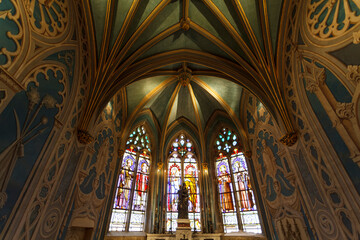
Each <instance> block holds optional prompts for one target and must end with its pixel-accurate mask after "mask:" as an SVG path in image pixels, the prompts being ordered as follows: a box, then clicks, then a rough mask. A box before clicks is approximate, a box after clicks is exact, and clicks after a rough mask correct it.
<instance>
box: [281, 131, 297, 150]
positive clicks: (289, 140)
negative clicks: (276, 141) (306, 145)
mask: <svg viewBox="0 0 360 240" xmlns="http://www.w3.org/2000/svg"><path fill="white" fill-rule="evenodd" d="M297 139H298V135H297V132H291V133H287V134H285V136H283V137H282V138H280V142H281V143H283V144H284V145H286V146H288V147H291V146H292V145H294V144H295V143H296V141H297Z"/></svg>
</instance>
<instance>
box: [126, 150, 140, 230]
mask: <svg viewBox="0 0 360 240" xmlns="http://www.w3.org/2000/svg"><path fill="white" fill-rule="evenodd" d="M139 155H140V154H139V153H138V152H137V153H136V163H135V167H134V172H133V174H134V175H133V181H132V183H131V188H130V200H129V210H128V211H129V213H128V216H127V221H126V227H125V231H126V232H128V231H129V225H130V219H131V212H132V206H133V198H134V192H135V182H136V176H137V169H138V163H139Z"/></svg>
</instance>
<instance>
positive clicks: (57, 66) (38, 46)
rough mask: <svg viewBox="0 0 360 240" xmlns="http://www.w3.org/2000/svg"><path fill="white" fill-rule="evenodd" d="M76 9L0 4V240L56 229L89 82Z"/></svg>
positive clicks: (59, 4)
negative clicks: (87, 82)
mask: <svg viewBox="0 0 360 240" xmlns="http://www.w3.org/2000/svg"><path fill="white" fill-rule="evenodd" d="M79 4H80V2H79V1H61V0H54V1H39V0H35V1H16V0H5V1H1V3H0V11H1V18H0V24H1V26H2V27H1V31H0V49H1V51H0V98H1V100H0V136H1V138H0V165H1V166H2V167H1V168H2V170H1V172H0V182H1V189H0V219H1V220H0V238H1V239H14V238H15V239H23V238H34V239H45V238H48V237H50V236H52V234H54V233H55V232H57V231H58V230H59V228H60V224H61V221H62V218H63V213H62V205H61V204H66V198H67V197H68V196H69V195H68V194H67V193H68V189H69V186H70V185H71V182H72V179H71V176H72V175H71V174H72V172H73V171H74V169H76V167H77V165H76V163H77V160H78V157H79V155H78V153H77V147H76V141H77V140H76V134H74V133H75V128H76V125H77V121H78V119H79V117H80V113H81V108H82V104H83V102H84V98H85V94H86V87H85V84H86V79H87V75H88V71H87V70H86V68H87V66H84V65H83V63H84V62H83V58H86V57H87V56H86V55H87V54H88V53H87V42H86V41H85V40H86V39H88V36H86V31H81V30H83V29H82V28H84V19H82V18H80V17H79V16H80V15H78V12H76V11H78V9H79V8H78V6H77V5H79ZM80 9H81V8H80ZM70 22H71V23H76V24H70ZM85 63H86V62H85ZM60 182H61V183H62V184H63V185H59V183H60ZM55 201H59V202H60V203H61V204H59V205H57V204H53V202H55Z"/></svg>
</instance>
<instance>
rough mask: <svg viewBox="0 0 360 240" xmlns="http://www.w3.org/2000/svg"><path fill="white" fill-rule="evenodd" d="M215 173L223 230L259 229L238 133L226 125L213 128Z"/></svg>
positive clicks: (250, 230) (253, 230)
mask: <svg viewBox="0 0 360 240" xmlns="http://www.w3.org/2000/svg"><path fill="white" fill-rule="evenodd" d="M214 134H216V135H214V136H213V139H212V141H211V143H212V144H211V147H213V148H214V156H213V157H214V158H215V161H214V165H215V168H214V176H215V177H216V179H217V189H218V200H219V210H220V212H221V217H222V223H223V226H224V232H238V231H239V230H242V231H245V232H255V233H261V232H262V230H261V225H260V218H259V214H258V209H257V205H256V200H255V195H254V189H253V187H252V183H251V181H250V179H251V177H250V171H249V169H248V164H247V162H246V158H245V156H244V153H243V152H242V150H243V147H242V145H241V143H240V141H241V140H240V138H239V134H237V133H236V132H235V131H234V130H233V129H231V128H230V127H227V126H222V127H220V128H218V129H217V131H215V132H214Z"/></svg>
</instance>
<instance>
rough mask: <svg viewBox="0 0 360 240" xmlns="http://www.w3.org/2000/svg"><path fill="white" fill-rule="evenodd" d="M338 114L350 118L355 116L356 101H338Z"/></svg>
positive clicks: (340, 116)
mask: <svg viewBox="0 0 360 240" xmlns="http://www.w3.org/2000/svg"><path fill="white" fill-rule="evenodd" d="M335 111H336V114H337V115H338V117H339V118H342V119H350V118H353V117H355V114H354V103H340V102H338V103H337V105H336V109H335Z"/></svg>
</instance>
